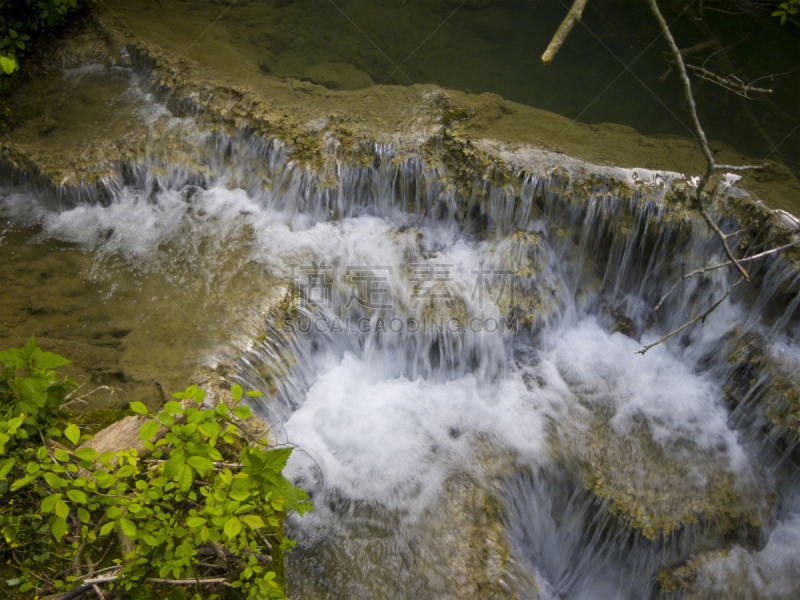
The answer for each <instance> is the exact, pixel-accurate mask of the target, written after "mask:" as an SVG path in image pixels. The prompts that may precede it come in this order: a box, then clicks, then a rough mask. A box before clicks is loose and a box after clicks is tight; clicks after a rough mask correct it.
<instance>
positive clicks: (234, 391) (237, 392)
mask: <svg viewBox="0 0 800 600" xmlns="http://www.w3.org/2000/svg"><path fill="white" fill-rule="evenodd" d="M231 396H233V399H234V401H236V402H238V401H239V400H241V399H242V386H240V385H239V384H238V383H234V384H233V385H232V386H231Z"/></svg>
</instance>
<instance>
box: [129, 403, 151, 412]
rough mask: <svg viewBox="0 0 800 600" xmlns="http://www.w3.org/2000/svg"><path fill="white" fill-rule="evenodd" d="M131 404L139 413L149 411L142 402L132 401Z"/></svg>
mask: <svg viewBox="0 0 800 600" xmlns="http://www.w3.org/2000/svg"><path fill="white" fill-rule="evenodd" d="M130 406H131V410H132V411H133V412H136V413H139V414H140V415H146V414H147V412H148V411H147V407H146V406H145V405H144V404H142V403H141V402H131V405H130Z"/></svg>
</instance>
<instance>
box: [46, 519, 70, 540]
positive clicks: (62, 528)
mask: <svg viewBox="0 0 800 600" xmlns="http://www.w3.org/2000/svg"><path fill="white" fill-rule="evenodd" d="M50 533H52V534H53V537H54V538H56V539H57V540H60V539H61V538H62V537H64V534H65V533H67V520H66V519H65V518H63V517H58V518H57V519H55V520H54V521H53V525H52V526H51V527H50Z"/></svg>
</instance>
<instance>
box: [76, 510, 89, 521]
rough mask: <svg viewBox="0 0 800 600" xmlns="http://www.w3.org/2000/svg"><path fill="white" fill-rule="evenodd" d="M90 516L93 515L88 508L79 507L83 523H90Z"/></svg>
mask: <svg viewBox="0 0 800 600" xmlns="http://www.w3.org/2000/svg"><path fill="white" fill-rule="evenodd" d="M90 518H91V515H90V514H89V511H88V510H86V509H85V508H79V509H78V519H80V521H81V523H88V522H89V519H90Z"/></svg>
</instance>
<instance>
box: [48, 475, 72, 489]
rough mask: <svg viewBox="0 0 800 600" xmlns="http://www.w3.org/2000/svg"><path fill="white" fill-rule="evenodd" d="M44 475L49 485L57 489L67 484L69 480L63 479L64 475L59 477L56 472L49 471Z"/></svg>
mask: <svg viewBox="0 0 800 600" xmlns="http://www.w3.org/2000/svg"><path fill="white" fill-rule="evenodd" d="M43 477H44V480H45V481H46V482H47V485H49V486H50V487H51V488H54V489H56V490H57V489H59V488H62V487H64V486H65V485H67V480H66V479H63V478H62V477H59V476H58V475H56V474H55V473H49V472H48V473H45V474H44V475H43Z"/></svg>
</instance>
